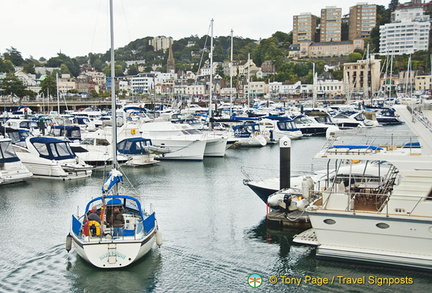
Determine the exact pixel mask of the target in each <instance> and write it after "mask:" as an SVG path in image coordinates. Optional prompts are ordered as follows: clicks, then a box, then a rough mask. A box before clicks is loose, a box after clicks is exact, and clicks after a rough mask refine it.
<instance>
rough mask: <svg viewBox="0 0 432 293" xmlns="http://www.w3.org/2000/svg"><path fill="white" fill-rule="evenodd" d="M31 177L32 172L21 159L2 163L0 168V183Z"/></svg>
mask: <svg viewBox="0 0 432 293" xmlns="http://www.w3.org/2000/svg"><path fill="white" fill-rule="evenodd" d="M31 177H32V173H31V172H30V171H29V170H28V169H27V168H26V167H25V166H24V165H23V163H22V162H21V161H18V162H11V163H4V165H3V167H2V168H1V169H0V185H5V184H11V183H16V182H21V181H25V180H27V179H30V178H31Z"/></svg>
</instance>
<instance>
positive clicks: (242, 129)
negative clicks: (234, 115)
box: [233, 123, 260, 137]
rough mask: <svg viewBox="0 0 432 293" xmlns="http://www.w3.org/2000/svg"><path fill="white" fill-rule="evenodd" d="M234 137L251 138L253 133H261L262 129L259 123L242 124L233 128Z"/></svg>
mask: <svg viewBox="0 0 432 293" xmlns="http://www.w3.org/2000/svg"><path fill="white" fill-rule="evenodd" d="M233 130H234V137H250V136H251V135H252V133H255V132H259V131H260V127H259V124H257V123H250V124H242V125H235V126H233Z"/></svg>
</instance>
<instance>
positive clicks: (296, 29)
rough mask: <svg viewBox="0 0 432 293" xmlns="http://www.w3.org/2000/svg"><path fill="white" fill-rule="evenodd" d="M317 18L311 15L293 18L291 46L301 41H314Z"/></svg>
mask: <svg viewBox="0 0 432 293" xmlns="http://www.w3.org/2000/svg"><path fill="white" fill-rule="evenodd" d="M316 27H317V17H316V16H315V15H312V14H311V13H301V14H300V15H294V17H293V44H298V43H299V42H302V41H311V42H314V41H315V33H316Z"/></svg>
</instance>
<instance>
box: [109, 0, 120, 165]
mask: <svg viewBox="0 0 432 293" xmlns="http://www.w3.org/2000/svg"><path fill="white" fill-rule="evenodd" d="M110 35H111V116H112V118H111V121H112V148H113V168H114V169H116V168H117V167H118V163H117V117H116V99H115V98H116V97H115V64H114V63H115V61H114V13H113V1H112V0H110Z"/></svg>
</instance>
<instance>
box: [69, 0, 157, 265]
mask: <svg viewBox="0 0 432 293" xmlns="http://www.w3.org/2000/svg"><path fill="white" fill-rule="evenodd" d="M112 5H113V4H112V0H110V20H111V76H112V81H113V82H112V83H111V84H112V88H111V99H112V110H113V113H115V109H116V101H115V82H114V76H115V74H114V73H115V71H114V37H113V9H112ZM112 119H113V121H112V122H113V123H112V125H113V127H112V129H113V135H112V140H113V142H112V146H113V154H114V155H113V157H114V159H113V169H112V171H111V172H110V177H109V178H108V179H107V181H106V182H105V184H103V187H102V195H101V196H99V197H96V198H93V199H91V200H90V201H89V202H88V203H87V205H86V208H85V211H84V214H83V215H81V216H75V215H73V216H72V226H71V231H70V233H69V235H68V236H67V237H66V250H68V251H69V250H70V249H71V248H72V244H73V245H74V247H75V250H76V251H77V253H78V254H79V255H80V256H81V257H82V258H83V259H85V260H86V261H88V262H90V263H91V264H92V265H94V266H96V267H98V268H122V267H126V266H128V265H130V264H132V263H134V262H136V261H138V260H139V259H141V258H142V257H143V256H144V255H145V254H147V253H148V252H149V251H150V250H151V248H152V247H153V244H154V242H155V241H156V242H157V243H158V244H159V245H160V244H161V238H160V235H161V234H160V233H159V232H158V231H159V228H158V225H157V221H156V214H155V212H154V211H153V209H152V208H150V210H149V211H145V210H144V209H143V207H142V206H141V203H140V201H139V200H138V199H137V198H135V197H132V196H127V195H121V194H119V192H118V186H117V184H118V183H119V182H121V181H123V175H122V173H121V172H120V171H119V170H118V169H117V168H118V162H117V160H116V157H117V150H116V148H117V126H116V125H117V123H116V115H113V117H112ZM119 213H122V215H123V219H121V217H119V216H118V214H119ZM122 224H123V226H121V225H122Z"/></svg>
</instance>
